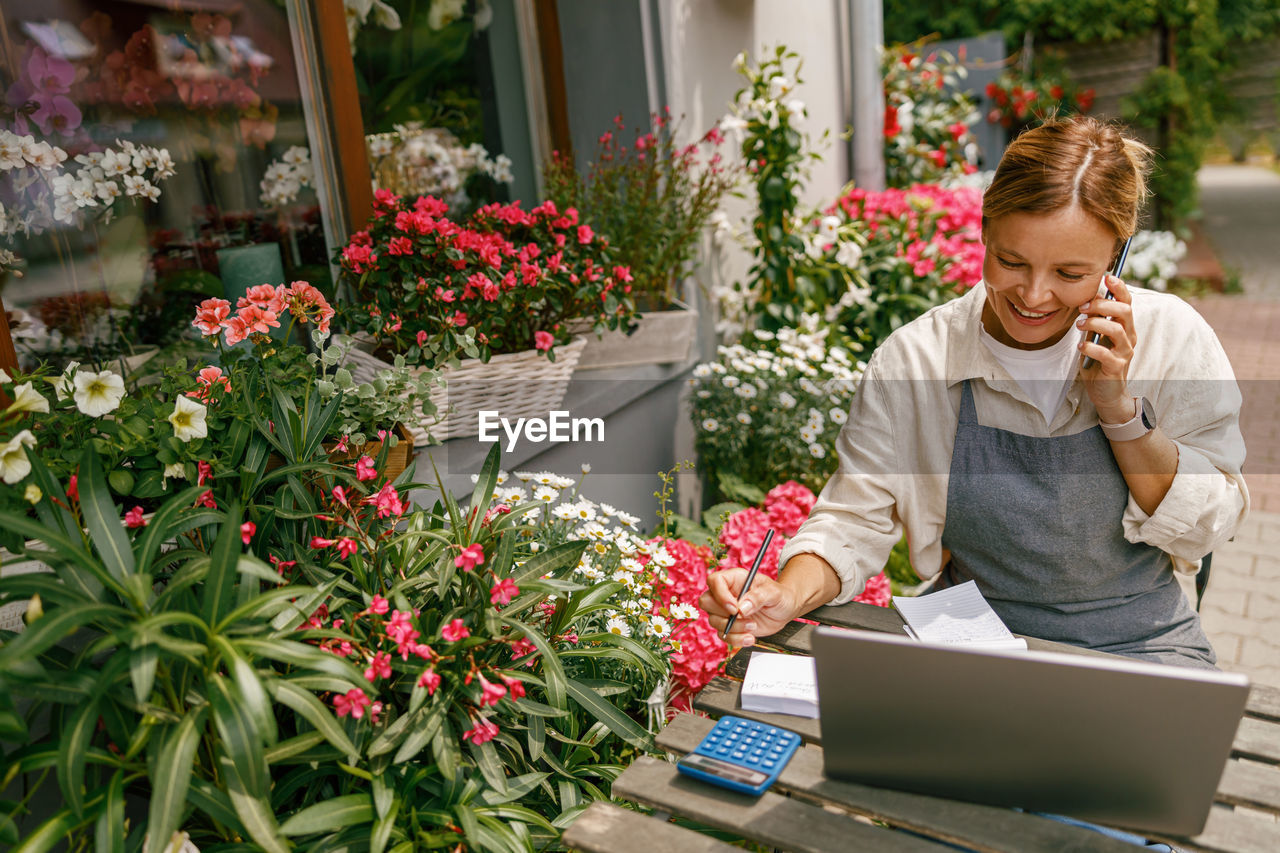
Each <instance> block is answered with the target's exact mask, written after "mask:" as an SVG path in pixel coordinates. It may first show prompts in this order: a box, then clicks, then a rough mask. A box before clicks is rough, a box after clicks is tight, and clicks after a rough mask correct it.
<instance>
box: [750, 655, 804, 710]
mask: <svg viewBox="0 0 1280 853" xmlns="http://www.w3.org/2000/svg"><path fill="white" fill-rule="evenodd" d="M742 708H743V710H746V711H763V712H766V713H771V714H794V715H796V716H798V717H809V718H810V719H817V717H818V675H817V670H816V669H815V668H814V664H813V658H812V657H810V656H809V655H778V654H772V653H769V652H753V653H752V654H751V661H750V662H749V663H748V664H747V674H746V676H744V677H743V679H742Z"/></svg>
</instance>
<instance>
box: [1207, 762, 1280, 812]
mask: <svg viewBox="0 0 1280 853" xmlns="http://www.w3.org/2000/svg"><path fill="white" fill-rule="evenodd" d="M1218 800H1220V801H1221V802H1224V803H1230V804H1231V805H1233V806H1235V805H1244V806H1250V807H1253V808H1259V809H1265V810H1268V811H1271V812H1275V813H1280V767H1276V766H1274V765H1271V764H1256V763H1254V762H1252V761H1241V760H1239V759H1236V758H1233V759H1231V760H1230V761H1228V762H1227V766H1226V767H1225V768H1223V771H1222V779H1221V781H1219V782H1218Z"/></svg>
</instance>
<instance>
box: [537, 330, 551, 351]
mask: <svg viewBox="0 0 1280 853" xmlns="http://www.w3.org/2000/svg"><path fill="white" fill-rule="evenodd" d="M555 343H556V337H555V335H553V334H551V333H550V332H534V333H533V345H534V346H535V347H537V348H538V349H539V350H541V351H542V352H546V351H547V350H549V349H551V348H552V347H553V346H555Z"/></svg>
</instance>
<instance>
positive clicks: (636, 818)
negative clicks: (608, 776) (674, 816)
mask: <svg viewBox="0 0 1280 853" xmlns="http://www.w3.org/2000/svg"><path fill="white" fill-rule="evenodd" d="M563 841H564V844H565V846H566V847H568V848H569V849H570V850H581V851H583V853H654V851H655V850H671V851H675V853H742V848H740V847H734V846H733V845H731V844H725V843H724V842H723V841H719V840H717V839H715V838H712V837H711V836H709V835H703V834H702V833H700V832H694V831H693V830H691V829H685V828H683V827H679V826H676V825H675V824H673V823H667V822H666V821H664V820H659V819H658V818H655V817H649V816H647V815H643V814H640V813H639V812H634V811H631V810H630V809H624V808H622V807H621V806H615V805H613V804H612V803H606V802H602V801H598V802H594V803H592V804H591V806H590V807H589V808H588V809H587V810H586V811H584V812H583V813H582V814H581V815H579V816H578V818H577V819H576V820H575V821H574V822H573V825H572V826H570V827H569V829H568V830H566V831H565V834H564V838H563Z"/></svg>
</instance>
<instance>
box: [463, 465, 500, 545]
mask: <svg viewBox="0 0 1280 853" xmlns="http://www.w3.org/2000/svg"><path fill="white" fill-rule="evenodd" d="M499 445H501V442H494V444H493V447H491V448H489V453H488V455H487V456H485V458H484V465H482V466H481V467H480V478H479V479H478V480H476V488H475V491H473V492H472V493H471V509H472V511H474V512H475V518H473V519H471V531H470V533H469V534H468V537H467V538H468V539H470V540H471V541H472V542H474V541H475V540H476V537H477V536H479V535H480V525H481V524H482V523H483V522H484V513H485V510H486V509H488V508H489V501H491V500H492V499H493V489H494V487H495V486H497V485H498V468H499V467H500V466H501V464H502V448H501V447H500V446H499Z"/></svg>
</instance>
